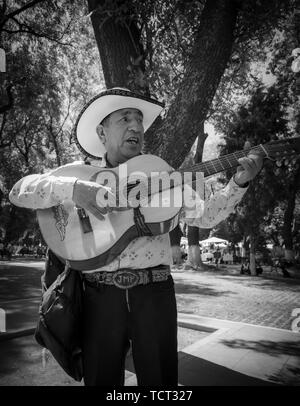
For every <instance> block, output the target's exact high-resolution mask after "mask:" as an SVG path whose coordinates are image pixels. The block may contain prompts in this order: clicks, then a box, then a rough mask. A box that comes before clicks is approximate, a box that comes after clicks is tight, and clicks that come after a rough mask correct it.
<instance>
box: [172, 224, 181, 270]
mask: <svg viewBox="0 0 300 406" xmlns="http://www.w3.org/2000/svg"><path fill="white" fill-rule="evenodd" d="M182 235H183V234H182V231H181V229H180V226H179V224H178V225H177V226H176V227H175V228H174V230H172V231H171V232H170V242H171V250H172V259H173V264H174V265H181V264H182V262H183V259H182V255H181V249H180V241H181V237H182Z"/></svg>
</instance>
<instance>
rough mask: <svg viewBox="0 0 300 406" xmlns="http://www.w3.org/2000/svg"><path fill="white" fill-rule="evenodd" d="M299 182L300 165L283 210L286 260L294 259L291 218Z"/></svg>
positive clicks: (292, 217)
mask: <svg viewBox="0 0 300 406" xmlns="http://www.w3.org/2000/svg"><path fill="white" fill-rule="evenodd" d="M299 184H300V165H299V167H298V169H297V172H296V174H295V177H294V181H293V182H292V183H291V185H290V187H289V193H288V201H287V207H286V209H285V212H284V223H283V230H282V234H283V240H284V247H285V252H284V256H285V259H286V260H287V261H294V259H295V253H294V250H293V232H292V229H293V219H294V210H295V203H296V195H297V191H298V190H299Z"/></svg>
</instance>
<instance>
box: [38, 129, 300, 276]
mask: <svg viewBox="0 0 300 406" xmlns="http://www.w3.org/2000/svg"><path fill="white" fill-rule="evenodd" d="M250 151H251V152H252V153H253V152H256V153H259V154H260V155H262V156H263V157H264V158H268V159H272V160H273V161H274V160H277V159H282V158H285V157H287V156H289V157H295V159H296V160H297V159H298V156H299V154H300V138H299V137H295V138H287V139H283V140H281V139H279V140H275V141H272V142H270V143H268V144H264V145H262V144H261V145H258V146H256V147H251V148H249V149H248V150H243V151H238V152H234V153H231V154H227V155H225V156H221V157H220V158H217V159H214V160H211V161H207V162H202V163H201V164H197V165H194V166H193V167H191V168H190V169H189V171H192V172H193V173H197V172H201V173H203V174H204V177H207V176H210V175H213V174H215V173H218V172H222V171H224V170H227V169H230V168H234V167H237V166H238V165H239V158H242V157H243V156H247V154H248V153H249V152H250ZM186 171H187V169H186ZM141 172H142V174H143V176H144V179H142V178H141V176H139V174H141ZM163 172H170V173H171V172H172V168H171V167H170V166H169V165H168V164H167V163H166V162H165V161H164V160H163V159H161V158H159V157H157V156H154V155H139V156H137V157H135V158H132V159H130V160H129V161H127V162H126V163H124V164H122V165H120V166H118V167H116V168H99V167H96V166H90V165H67V166H64V167H60V168H58V169H56V170H55V171H53V172H52V175H53V176H70V177H74V176H75V177H77V178H78V179H80V180H87V181H93V182H98V183H99V184H101V185H104V186H105V185H107V186H109V187H111V188H112V189H114V187H112V186H111V185H112V184H113V183H114V182H113V181H115V182H116V185H115V192H116V193H117V194H118V191H119V190H122V185H123V187H124V186H126V194H125V196H126V199H127V197H128V201H129V203H130V207H136V206H135V205H133V204H132V201H133V200H131V196H130V194H131V192H132V189H133V190H134V189H136V187H135V185H136V184H137V182H136V181H137V180H138V182H139V186H143V185H147V187H146V191H143V189H142V188H140V192H139V194H137V197H138V198H139V199H135V201H136V202H137V203H138V204H139V203H141V204H140V205H141V207H140V208H139V209H126V210H122V211H119V210H118V211H113V212H111V213H108V214H106V215H105V216H104V219H102V220H99V219H98V218H96V217H94V216H93V215H92V214H90V213H87V212H85V211H84V210H83V209H78V208H77V207H76V206H75V205H74V204H73V203H72V202H71V203H70V202H68V203H67V202H65V203H63V204H60V205H58V206H55V207H52V208H50V209H44V210H37V217H38V221H39V225H40V229H41V232H42V234H43V237H44V239H45V241H46V243H47V244H48V246H49V247H50V248H51V250H52V251H53V252H54V253H55V254H56V255H57V256H58V257H60V258H61V259H63V260H65V261H69V263H70V266H71V267H72V268H74V269H77V270H92V269H95V268H99V267H101V266H104V265H106V264H108V263H110V262H111V261H112V260H113V259H114V258H116V257H117V256H118V255H120V254H121V253H122V251H123V250H124V249H125V248H126V247H127V245H128V244H129V243H130V242H131V241H132V240H133V239H134V238H137V237H139V236H143V235H159V234H165V233H168V232H169V231H171V230H173V229H174V228H175V227H176V225H177V224H178V219H179V212H180V209H181V207H182V180H181V179H180V181H178V180H176V181H174V183H173V184H172V186H170V184H169V187H160V186H157V185H156V186H155V185H153V183H152V182H151V190H150V193H148V188H149V184H148V181H149V178H151V180H152V179H153V173H156V174H157V175H159V174H162V173H163ZM168 180H169V179H168ZM108 181H109V182H108ZM107 182H108V183H107ZM185 183H189V182H186V181H185V180H184V184H185ZM128 184H129V186H130V187H129V188H128ZM113 191H114V190H113ZM128 191H129V194H128V196H127V192H128ZM121 194H122V193H121ZM119 195H120V193H119ZM149 195H150V196H151V197H150V202H149V204H148V206H145V205H144V204H143V201H145V200H144V199H145V198H147V199H146V200H147V201H148V196H149ZM97 198H98V196H97ZM121 205H122V203H121Z"/></svg>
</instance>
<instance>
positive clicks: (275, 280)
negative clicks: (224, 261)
mask: <svg viewBox="0 0 300 406" xmlns="http://www.w3.org/2000/svg"><path fill="white" fill-rule="evenodd" d="M173 275H174V279H175V282H176V296H177V304H178V310H179V311H180V312H183V313H191V314H197V315H200V316H205V317H213V318H218V319H225V320H230V321H237V322H243V323H250V324H257V325H262V326H269V327H277V328H283V329H288V330H290V329H291V324H292V320H293V317H292V311H293V310H294V309H297V308H300V269H299V275H297V271H296V272H294V274H293V277H292V278H283V277H282V276H281V275H279V274H270V273H268V272H267V271H265V272H264V275H262V276H259V277H256V276H248V275H240V273H239V269H238V267H234V266H231V267H230V268H229V267H228V270H224V269H223V270H219V271H218V270H215V271H207V272H199V271H198V272H196V271H191V270H189V271H184V272H182V271H180V272H178V271H177V272H174V273H173Z"/></svg>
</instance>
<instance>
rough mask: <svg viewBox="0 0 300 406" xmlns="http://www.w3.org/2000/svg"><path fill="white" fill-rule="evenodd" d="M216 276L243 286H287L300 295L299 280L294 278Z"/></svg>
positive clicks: (265, 287)
mask: <svg viewBox="0 0 300 406" xmlns="http://www.w3.org/2000/svg"><path fill="white" fill-rule="evenodd" d="M217 278H220V279H227V280H230V281H232V282H237V283H239V284H241V285H243V286H250V287H259V288H262V289H272V290H285V289H287V288H288V290H289V291H291V292H299V295H300V280H299V279H294V278H275V277H272V276H269V275H266V276H263V275H262V276H248V275H236V274H235V275H231V274H227V275H218V276H217Z"/></svg>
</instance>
